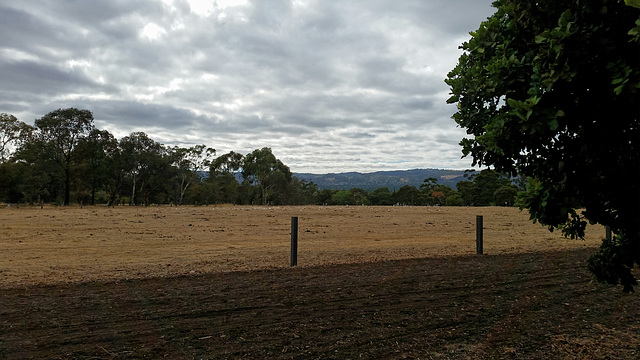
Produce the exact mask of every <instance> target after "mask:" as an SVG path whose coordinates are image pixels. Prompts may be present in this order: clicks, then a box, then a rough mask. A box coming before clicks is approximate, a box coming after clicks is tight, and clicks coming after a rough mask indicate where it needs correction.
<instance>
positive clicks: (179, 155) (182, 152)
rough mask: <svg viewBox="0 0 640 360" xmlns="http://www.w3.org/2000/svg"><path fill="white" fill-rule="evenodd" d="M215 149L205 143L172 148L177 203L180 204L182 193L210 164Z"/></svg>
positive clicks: (182, 197) (198, 178)
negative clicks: (176, 176)
mask: <svg viewBox="0 0 640 360" xmlns="http://www.w3.org/2000/svg"><path fill="white" fill-rule="evenodd" d="M215 154H216V150H215V149H213V148H210V147H207V146H206V145H195V146H192V147H189V148H180V147H176V148H174V149H173V156H174V162H173V164H174V166H176V167H177V169H178V174H179V176H178V178H179V181H178V182H179V184H178V189H179V194H178V204H182V201H183V199H184V194H185V192H186V191H187V189H188V188H189V186H190V185H191V183H192V182H193V181H194V180H195V181H196V182H198V183H199V182H200V181H201V179H202V178H203V175H202V172H203V171H204V170H205V169H208V168H209V167H210V166H211V162H212V157H213V156H214V155H215Z"/></svg>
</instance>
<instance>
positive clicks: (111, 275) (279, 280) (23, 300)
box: [0, 206, 640, 360]
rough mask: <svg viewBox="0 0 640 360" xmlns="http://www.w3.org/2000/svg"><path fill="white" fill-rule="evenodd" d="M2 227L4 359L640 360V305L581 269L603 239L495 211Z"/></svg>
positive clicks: (31, 220) (77, 219) (144, 217)
mask: <svg viewBox="0 0 640 360" xmlns="http://www.w3.org/2000/svg"><path fill="white" fill-rule="evenodd" d="M476 215H483V217H484V238H485V247H484V248H485V254H487V255H484V256H477V255H474V253H475V217H476ZM292 216H297V217H298V218H299V256H298V264H299V266H298V267H295V268H290V267H289V266H288V265H289V250H290V226H291V217H292ZM0 217H1V219H2V222H1V226H0V254H2V255H1V256H0V358H1V359H161V358H165V359H519V360H520V359H638V358H640V297H638V296H637V295H635V294H631V295H629V294H623V293H622V292H621V289H620V288H619V287H612V286H608V285H603V284H598V283H594V282H591V281H590V278H591V275H590V274H589V273H588V271H587V270H586V269H585V261H586V259H587V258H588V257H589V255H590V254H592V253H593V252H595V251H596V247H597V246H598V245H599V244H600V238H601V237H602V236H604V230H603V229H602V228H601V227H590V228H589V229H588V234H587V240H586V241H577V240H569V239H565V238H563V237H562V236H561V235H560V234H558V233H550V232H549V231H548V230H547V229H546V228H544V227H542V226H540V225H535V224H532V223H531V222H530V221H529V219H528V215H527V213H524V212H520V211H519V210H517V209H513V208H493V207H492V208H439V207H272V208H263V207H233V206H220V207H177V208H176V207H116V208H106V207H85V208H79V207H67V208H54V207H45V208H44V209H40V208H29V207H26V208H25V207H21V208H15V207H11V208H8V207H5V208H2V209H0ZM636 276H638V274H637V271H636Z"/></svg>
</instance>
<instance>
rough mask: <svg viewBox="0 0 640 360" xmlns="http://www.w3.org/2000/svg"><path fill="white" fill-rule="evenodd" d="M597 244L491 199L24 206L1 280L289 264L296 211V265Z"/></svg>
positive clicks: (2, 259)
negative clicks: (474, 203) (450, 203)
mask: <svg viewBox="0 0 640 360" xmlns="http://www.w3.org/2000/svg"><path fill="white" fill-rule="evenodd" d="M476 215H482V216H483V219H484V253H485V254H489V255H491V254H506V253H522V252H532V251H544V250H559V249H576V248H584V247H596V246H599V245H600V243H601V238H602V237H603V236H604V233H605V232H604V229H603V228H602V227H601V226H593V227H590V228H589V229H588V232H587V238H586V241H582V240H570V239H565V238H564V237H562V235H561V234H560V233H559V232H554V233H551V232H549V231H548V230H547V229H546V228H545V227H543V226H541V225H539V224H532V223H531V221H530V220H529V215H528V213H527V212H526V211H524V212H522V211H520V210H518V209H516V208H502V207H485V208H464V207H362V206H351V207H330V206H327V207H319V206H311V207H269V208H267V207H241V206H219V207H129V206H121V207H115V208H107V207H84V208H80V207H66V208H63V207H45V208H44V209H40V207H21V208H15V207H11V208H7V207H4V208H2V209H0V220H1V221H0V254H2V256H0V287H13V286H21V285H32V284H52V283H63V282H78V281H95V280H107V281H108V280H115V279H131V278H145V277H158V276H163V277H164V276H175V275H180V274H193V273H196V274H204V273H213V272H229V271H238V270H258V269H272V268H281V267H287V266H289V264H290V247H291V235H290V234H291V217H292V216H296V217H298V219H299V220H298V221H299V224H298V227H299V228H298V233H299V240H298V241H299V245H298V265H299V266H317V265H326V264H344V263H361V262H371V261H383V260H399V259H410V258H424V257H434V256H450V255H466V254H474V253H475V237H476V229H475V222H476Z"/></svg>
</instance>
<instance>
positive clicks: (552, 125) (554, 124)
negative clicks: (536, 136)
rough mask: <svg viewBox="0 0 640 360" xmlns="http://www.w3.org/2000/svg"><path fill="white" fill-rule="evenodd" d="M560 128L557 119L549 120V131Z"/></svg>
mask: <svg viewBox="0 0 640 360" xmlns="http://www.w3.org/2000/svg"><path fill="white" fill-rule="evenodd" d="M558 126H560V124H558V120H557V119H552V120H549V129H551V130H556V129H557V128H558Z"/></svg>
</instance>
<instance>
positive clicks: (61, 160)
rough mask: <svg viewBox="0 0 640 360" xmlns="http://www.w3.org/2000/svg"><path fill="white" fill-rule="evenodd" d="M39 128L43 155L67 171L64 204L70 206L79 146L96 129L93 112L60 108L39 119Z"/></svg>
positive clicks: (37, 130) (37, 132)
mask: <svg viewBox="0 0 640 360" xmlns="http://www.w3.org/2000/svg"><path fill="white" fill-rule="evenodd" d="M35 127H36V137H37V139H38V141H39V144H40V146H42V149H43V150H44V151H43V152H42V155H43V156H45V157H47V158H49V159H51V160H53V162H54V163H55V164H57V166H58V167H59V168H60V170H61V171H62V173H63V176H64V181H63V186H64V200H63V201H64V202H63V203H64V205H69V200H70V197H71V178H72V172H73V168H74V165H76V161H78V160H79V159H80V157H81V154H80V152H79V151H77V150H78V149H77V147H78V144H80V142H82V141H83V140H84V138H85V137H87V136H88V135H89V133H90V132H91V131H92V130H93V129H94V126H93V114H92V113H91V111H89V110H80V109H76V108H68V109H58V110H55V111H52V112H50V113H48V114H46V115H45V116H43V117H42V118H40V119H37V120H36V121H35Z"/></svg>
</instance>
